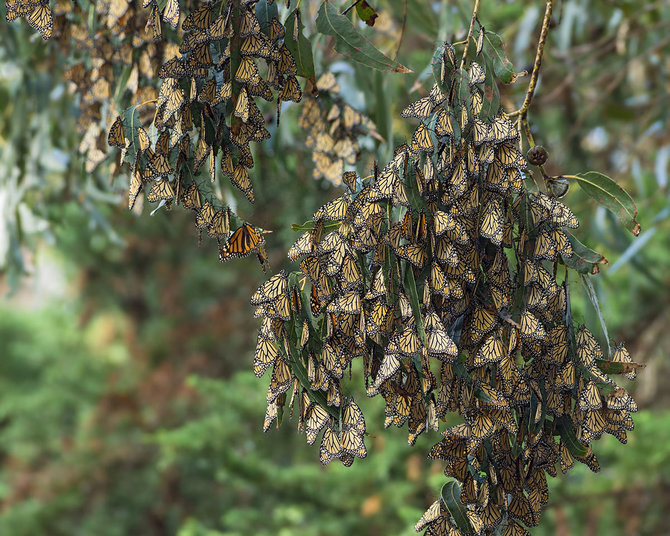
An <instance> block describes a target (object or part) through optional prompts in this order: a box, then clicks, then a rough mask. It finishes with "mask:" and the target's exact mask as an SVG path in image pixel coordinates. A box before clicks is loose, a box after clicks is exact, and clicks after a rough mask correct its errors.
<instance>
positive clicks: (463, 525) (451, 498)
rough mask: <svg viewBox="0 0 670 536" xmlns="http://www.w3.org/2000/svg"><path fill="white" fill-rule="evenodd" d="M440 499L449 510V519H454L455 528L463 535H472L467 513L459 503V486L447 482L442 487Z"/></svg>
mask: <svg viewBox="0 0 670 536" xmlns="http://www.w3.org/2000/svg"><path fill="white" fill-rule="evenodd" d="M440 497H441V498H442V501H443V502H444V505H445V506H446V507H447V509H448V510H449V513H450V514H451V517H453V518H454V521H455V522H456V526H457V527H458V528H459V529H460V530H461V531H462V532H463V533H464V534H474V531H473V530H472V526H471V525H470V521H469V520H468V516H467V511H466V508H465V506H464V505H463V503H461V486H460V484H459V483H458V482H454V481H452V482H447V483H446V484H445V485H444V486H442V491H440Z"/></svg>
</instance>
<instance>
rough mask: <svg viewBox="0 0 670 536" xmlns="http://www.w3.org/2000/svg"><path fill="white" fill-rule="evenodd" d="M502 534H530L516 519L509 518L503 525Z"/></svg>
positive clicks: (522, 535)
mask: <svg viewBox="0 0 670 536" xmlns="http://www.w3.org/2000/svg"><path fill="white" fill-rule="evenodd" d="M503 536H531V535H530V532H528V531H527V530H526V529H524V528H523V527H522V526H521V525H519V524H518V523H517V522H516V521H514V520H513V519H510V520H508V521H507V524H506V525H505V531H504V532H503Z"/></svg>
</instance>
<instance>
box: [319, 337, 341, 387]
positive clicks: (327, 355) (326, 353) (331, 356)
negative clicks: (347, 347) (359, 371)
mask: <svg viewBox="0 0 670 536" xmlns="http://www.w3.org/2000/svg"><path fill="white" fill-rule="evenodd" d="M322 359H323V366H324V367H325V368H326V370H327V371H328V372H329V373H330V375H331V376H333V377H334V378H337V379H340V378H341V377H342V372H343V368H344V366H345V365H346V360H345V356H344V354H343V353H338V352H336V351H335V349H334V348H333V346H332V345H331V344H330V343H326V344H324V346H323V353H322Z"/></svg>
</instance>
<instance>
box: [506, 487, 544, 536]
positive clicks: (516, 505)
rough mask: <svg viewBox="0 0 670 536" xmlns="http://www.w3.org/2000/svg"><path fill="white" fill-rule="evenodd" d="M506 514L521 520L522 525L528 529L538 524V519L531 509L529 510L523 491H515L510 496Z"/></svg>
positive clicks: (528, 502) (529, 506)
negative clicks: (510, 499)
mask: <svg viewBox="0 0 670 536" xmlns="http://www.w3.org/2000/svg"><path fill="white" fill-rule="evenodd" d="M508 512H509V514H510V516H512V517H514V518H516V519H519V520H521V521H522V522H523V523H524V525H527V526H529V527H534V526H535V525H537V524H538V523H539V518H538V516H537V514H536V513H535V511H534V510H533V508H531V504H530V501H529V500H528V498H527V497H526V496H525V495H524V494H523V491H517V492H516V493H514V494H512V501H511V502H510V504H509V507H508ZM519 528H521V527H519ZM522 530H523V529H522ZM511 534H514V533H511Z"/></svg>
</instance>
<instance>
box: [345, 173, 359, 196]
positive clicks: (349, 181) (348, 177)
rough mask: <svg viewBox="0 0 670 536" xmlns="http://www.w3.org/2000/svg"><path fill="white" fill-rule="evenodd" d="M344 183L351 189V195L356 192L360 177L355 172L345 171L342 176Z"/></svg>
mask: <svg viewBox="0 0 670 536" xmlns="http://www.w3.org/2000/svg"><path fill="white" fill-rule="evenodd" d="M342 181H343V182H344V184H345V185H346V186H347V188H349V191H350V192H351V193H354V192H355V191H356V183H357V181H358V175H357V174H356V172H355V171H345V172H344V174H343V175H342Z"/></svg>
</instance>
